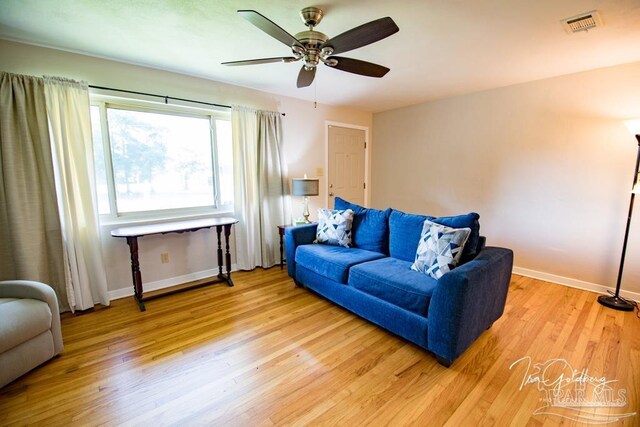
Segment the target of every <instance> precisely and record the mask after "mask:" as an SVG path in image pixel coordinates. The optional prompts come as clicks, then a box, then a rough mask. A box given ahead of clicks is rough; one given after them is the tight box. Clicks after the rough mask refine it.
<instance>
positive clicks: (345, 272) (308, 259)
mask: <svg viewBox="0 0 640 427" xmlns="http://www.w3.org/2000/svg"><path fill="white" fill-rule="evenodd" d="M382 257H384V255H382V254H380V253H378V252H372V251H365V250H364V249H357V248H344V247H342V246H330V245H317V244H313V245H300V246H298V249H297V250H296V259H295V261H296V264H299V265H301V266H303V267H305V268H307V269H309V270H311V271H313V272H314V273H316V274H319V275H321V276H324V277H326V278H328V279H331V280H334V281H336V282H340V283H344V284H346V283H347V278H348V277H349V268H350V267H352V266H354V265H356V264H359V263H362V262H366V261H372V260H375V259H378V258H382Z"/></svg>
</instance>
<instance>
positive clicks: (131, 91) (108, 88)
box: [89, 85, 286, 116]
mask: <svg viewBox="0 0 640 427" xmlns="http://www.w3.org/2000/svg"><path fill="white" fill-rule="evenodd" d="M89 87H90V88H92V89H102V90H110V91H114V92H123V93H133V94H136V95H144V96H153V97H156V98H162V99H164V103H165V104H168V103H169V102H168V101H169V100H170V99H173V100H175V101H185V102H192V103H194V104H202V105H210V106H212V107H220V108H231V105H224V104H214V103H212V102H204V101H196V100H193V99H186V98H176V97H174V96H167V95H158V94H155V93H148V92H137V91H135V90H126V89H116V88H112V87H106V86H94V85H89ZM280 114H282V115H283V116H285V115H286V114H285V113H280Z"/></svg>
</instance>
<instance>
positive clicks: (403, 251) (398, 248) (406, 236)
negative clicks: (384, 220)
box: [389, 209, 433, 262]
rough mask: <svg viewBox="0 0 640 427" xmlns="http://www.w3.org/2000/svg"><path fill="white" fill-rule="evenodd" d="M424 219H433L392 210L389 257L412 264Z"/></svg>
mask: <svg viewBox="0 0 640 427" xmlns="http://www.w3.org/2000/svg"><path fill="white" fill-rule="evenodd" d="M426 219H433V217H431V216H424V215H415V214H408V213H404V212H402V211H397V210H395V209H394V210H393V212H391V216H389V255H391V256H392V257H393V258H398V259H401V260H403V261H408V262H413V261H414V259H415V257H416V251H417V250H418V243H420V234H421V233H422V226H423V225H424V221H425V220H426Z"/></svg>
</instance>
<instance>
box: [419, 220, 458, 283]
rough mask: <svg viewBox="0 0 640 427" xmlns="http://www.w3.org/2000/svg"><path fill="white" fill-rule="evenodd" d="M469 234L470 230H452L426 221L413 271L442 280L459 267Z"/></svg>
mask: <svg viewBox="0 0 640 427" xmlns="http://www.w3.org/2000/svg"><path fill="white" fill-rule="evenodd" d="M469 234H471V229H470V228H450V227H446V226H444V225H440V224H436V223H435V222H431V221H429V220H428V219H427V220H425V221H424V225H423V226H422V234H421V236H420V244H419V245H418V251H417V252H416V259H415V261H414V263H413V265H412V266H411V269H412V270H415V271H420V272H422V273H424V274H428V275H429V276H431V277H433V278H434V279H439V278H441V277H442V276H443V275H444V273H447V272H449V271H451V270H453V268H454V267H455V266H456V265H458V262H459V261H460V257H461V256H462V250H463V248H464V244H465V243H466V242H467V239H469Z"/></svg>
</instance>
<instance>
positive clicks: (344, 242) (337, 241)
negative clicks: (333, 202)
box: [314, 209, 354, 248]
mask: <svg viewBox="0 0 640 427" xmlns="http://www.w3.org/2000/svg"><path fill="white" fill-rule="evenodd" d="M353 215H354V212H353V211H352V210H351V209H345V210H331V209H318V227H317V229H316V240H315V242H314V243H326V244H328V245H336V246H344V247H345V248H350V247H351V246H352V244H351V242H352V239H351V227H352V224H353Z"/></svg>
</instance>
